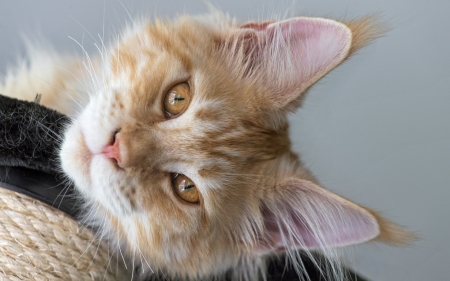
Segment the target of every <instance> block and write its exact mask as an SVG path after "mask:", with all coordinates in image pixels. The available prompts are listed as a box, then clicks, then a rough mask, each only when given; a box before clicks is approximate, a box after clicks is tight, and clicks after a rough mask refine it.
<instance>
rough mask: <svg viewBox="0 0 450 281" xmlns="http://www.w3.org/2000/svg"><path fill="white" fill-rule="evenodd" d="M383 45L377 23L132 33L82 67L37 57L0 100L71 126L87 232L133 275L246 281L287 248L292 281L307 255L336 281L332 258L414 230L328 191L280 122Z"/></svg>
mask: <svg viewBox="0 0 450 281" xmlns="http://www.w3.org/2000/svg"><path fill="white" fill-rule="evenodd" d="M379 34H380V30H379V28H378V26H377V24H376V23H375V22H374V21H373V20H372V19H371V18H370V17H367V18H362V19H359V20H354V21H350V22H344V23H341V22H337V21H334V20H330V19H324V18H307V17H297V18H291V19H286V20H280V21H275V20H267V21H263V22H244V23H241V22H238V21H236V20H235V19H231V18H229V17H228V16H225V15H223V14H221V13H219V12H213V13H211V14H210V15H207V16H200V17H191V16H182V17H179V18H177V19H176V20H174V21H166V20H165V21H161V20H156V21H155V22H153V23H151V22H146V21H141V22H139V23H134V24H133V25H131V26H130V27H129V28H128V29H126V30H125V31H124V32H123V33H122V34H121V36H120V37H119V39H118V41H117V42H113V43H112V44H111V45H110V46H109V47H105V46H100V47H99V50H100V54H99V55H96V56H94V55H91V56H90V57H86V59H85V60H84V62H83V63H80V61H79V60H78V59H77V58H75V57H73V58H72V57H66V56H62V55H58V54H56V53H54V52H53V51H51V50H46V51H42V50H37V49H34V50H32V51H31V52H30V54H31V55H30V58H29V59H30V64H29V65H28V64H26V63H23V64H21V65H19V67H18V68H17V69H16V70H13V71H11V72H10V73H9V74H8V76H7V77H6V79H5V80H4V82H3V84H2V85H1V87H0V92H1V93H2V94H8V95H14V96H16V97H21V98H28V99H29V98H32V97H34V95H35V93H36V92H39V93H41V94H42V103H43V104H45V105H48V106H49V107H53V108H55V109H58V110H60V111H62V112H64V113H68V114H72V115H74V118H73V122H72V123H71V124H69V125H68V126H67V130H66V132H65V135H64V140H63V142H62V148H61V152H60V157H61V159H60V160H61V167H62V170H63V171H64V172H65V173H66V174H67V176H68V177H69V178H70V179H71V180H72V181H74V182H75V184H76V187H77V190H78V191H79V193H80V194H81V196H82V197H83V199H84V200H85V201H86V204H85V205H86V215H85V220H86V221H87V222H89V223H91V224H94V225H95V226H96V227H98V228H99V231H100V235H101V236H102V237H104V238H105V239H107V240H108V241H109V243H110V245H111V247H112V248H113V249H115V250H116V251H118V250H119V249H118V248H120V252H121V253H124V255H126V259H128V260H131V261H133V264H134V265H141V267H142V269H143V270H142V272H141V271H140V272H141V274H142V275H144V276H145V275H149V274H152V272H163V273H164V275H165V276H168V277H178V278H181V279H190V280H198V279H199V278H206V279H209V278H213V277H214V276H221V275H222V274H224V273H225V272H229V271H231V272H232V274H233V276H234V277H235V278H241V279H247V280H255V279H256V278H257V277H263V276H264V274H265V268H264V266H265V262H264V261H265V259H266V258H267V257H268V256H270V255H273V254H277V253H280V252H284V251H287V256H288V257H289V259H290V262H291V263H293V264H294V266H295V267H296V269H298V270H300V271H301V269H302V263H301V257H300V255H299V254H298V250H303V252H304V253H307V254H309V253H311V251H319V252H321V253H323V254H324V255H325V256H327V257H329V258H330V260H331V264H332V266H331V268H332V271H334V276H335V277H336V278H341V277H342V276H340V274H339V269H338V268H337V267H334V266H333V261H334V260H335V259H336V256H335V251H334V249H335V248H340V247H344V246H347V245H353V244H357V243H362V242H366V241H370V240H378V241H382V242H386V243H393V244H401V243H405V242H406V241H407V240H408V239H409V234H408V233H407V232H405V231H403V230H402V229H401V228H400V227H398V226H396V225H394V224H393V223H391V222H389V221H387V220H385V219H384V218H382V217H380V216H379V215H378V214H377V213H376V212H374V211H372V210H370V209H368V208H365V207H363V206H360V205H357V204H356V203H353V202H351V201H349V200H347V199H345V198H343V197H341V196H339V195H337V194H334V193H332V192H330V191H328V190H327V189H325V188H323V187H321V186H320V184H319V183H318V181H317V180H316V179H315V178H314V177H313V176H312V175H311V173H310V172H309V171H307V170H306V169H305V168H304V167H303V166H302V164H301V162H300V160H299V158H298V157H297V155H296V154H295V153H293V152H292V151H291V146H290V140H289V137H288V123H287V119H286V114H287V113H288V112H289V111H292V110H295V109H296V108H298V107H299V106H300V104H301V100H302V98H303V96H304V94H305V92H306V91H307V90H308V88H309V87H311V86H312V85H313V84H314V83H315V82H316V81H318V80H319V79H320V78H321V77H323V76H324V75H325V74H326V73H328V72H329V71H330V70H332V69H333V68H335V67H336V66H337V65H339V64H340V63H341V62H343V61H344V60H345V59H346V58H348V56H349V55H351V54H352V53H354V52H355V51H356V50H358V49H359V48H361V47H363V46H364V45H366V44H367V43H368V42H369V41H371V40H372V39H374V38H375V37H377V36H378V35H379ZM83 64H84V66H86V70H87V71H86V72H87V74H86V73H85V72H83V68H84V66H83ZM54 66H58V67H54ZM85 94H88V95H85ZM27 95H28V96H27ZM84 103H87V104H86V105H83V106H82V107H83V108H82V111H81V112H80V113H79V114H74V112H76V110H77V109H78V105H79V104H84Z"/></svg>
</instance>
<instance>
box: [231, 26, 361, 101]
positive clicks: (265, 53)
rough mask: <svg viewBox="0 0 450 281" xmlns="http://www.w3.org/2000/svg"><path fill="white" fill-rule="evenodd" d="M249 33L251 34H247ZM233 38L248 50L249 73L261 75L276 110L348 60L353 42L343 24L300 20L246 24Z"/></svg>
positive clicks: (348, 30) (349, 32)
mask: <svg viewBox="0 0 450 281" xmlns="http://www.w3.org/2000/svg"><path fill="white" fill-rule="evenodd" d="M249 30H250V32H253V33H250V34H249ZM235 36H237V38H238V40H241V41H242V42H241V43H242V44H243V45H244V50H251V52H248V53H249V54H250V56H249V58H248V59H249V61H250V67H249V69H255V70H257V71H261V73H260V74H261V77H263V79H262V80H263V81H265V82H266V83H268V85H267V87H268V88H269V89H272V90H271V92H272V94H273V96H272V99H273V100H274V102H275V105H276V106H277V107H284V106H286V105H287V104H289V103H290V102H291V101H293V100H295V99H296V98H297V97H298V96H300V94H301V93H303V92H304V91H305V90H306V89H307V88H308V87H310V86H311V85H312V84H313V83H314V82H316V81H317V80H318V79H320V78H321V77H322V76H324V75H325V74H326V73H327V72H329V71H330V70H331V69H333V68H334V67H336V66H337V65H338V64H339V63H341V62H342V61H343V60H344V59H345V58H346V57H347V56H348V54H349V50H350V46H351V41H352V34H351V31H350V29H349V28H348V27H347V26H346V25H344V24H342V23H339V22H336V21H333V20H329V19H322V18H303V17H300V18H294V19H289V20H285V21H280V22H270V21H266V22H260V23H258V22H249V23H246V24H244V25H242V26H241V29H239V31H238V32H236V34H235ZM249 39H251V40H249ZM261 65H262V67H255V66H261Z"/></svg>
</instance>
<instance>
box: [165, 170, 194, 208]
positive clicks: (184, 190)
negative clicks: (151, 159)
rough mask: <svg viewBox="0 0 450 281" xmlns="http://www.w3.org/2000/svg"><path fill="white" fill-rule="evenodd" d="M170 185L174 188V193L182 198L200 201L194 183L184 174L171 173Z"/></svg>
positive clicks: (189, 200) (190, 201)
mask: <svg viewBox="0 0 450 281" xmlns="http://www.w3.org/2000/svg"><path fill="white" fill-rule="evenodd" d="M172 185H173V188H174V189H175V193H176V194H177V195H178V197H180V198H181V199H182V200H184V201H186V202H189V203H198V202H199V201H200V194H199V192H198V190H197V187H196V186H195V183H194V182H193V181H192V180H191V179H190V178H188V177H186V176H185V175H182V174H174V175H172Z"/></svg>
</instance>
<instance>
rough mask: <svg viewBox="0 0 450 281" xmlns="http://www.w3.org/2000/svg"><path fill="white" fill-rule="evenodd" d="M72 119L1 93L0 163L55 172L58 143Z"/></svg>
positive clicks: (56, 169)
mask: <svg viewBox="0 0 450 281" xmlns="http://www.w3.org/2000/svg"><path fill="white" fill-rule="evenodd" d="M69 121H70V119H69V118H68V117H66V116H64V115H62V114H61V113H58V112H56V111H54V110H51V109H49V108H46V107H44V106H40V105H39V104H37V103H33V102H27V101H20V100H17V99H13V98H8V97H5V96H2V95H0V165H2V166H11V167H26V168H30V169H34V170H39V171H44V172H48V173H56V172H57V171H58V152H57V147H58V144H59V143H60V138H61V135H62V131H63V128H64V126H65V124H67V123H68V122H69Z"/></svg>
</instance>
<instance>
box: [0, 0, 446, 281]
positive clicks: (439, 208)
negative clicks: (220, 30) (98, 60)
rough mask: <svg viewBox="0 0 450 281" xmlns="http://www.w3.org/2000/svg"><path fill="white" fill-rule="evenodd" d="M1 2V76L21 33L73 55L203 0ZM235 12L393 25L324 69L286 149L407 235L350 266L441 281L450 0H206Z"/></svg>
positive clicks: (379, 276)
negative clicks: (131, 19)
mask: <svg viewBox="0 0 450 281" xmlns="http://www.w3.org/2000/svg"><path fill="white" fill-rule="evenodd" d="M122 1H123V5H122V3H121V2H119V1H118V0H113V1H95V0H78V1H56V0H54V1H51V0H45V1H44V0H40V1H31V0H29V1H25V0H16V1H6V0H0V42H1V43H0V72H1V73H3V72H4V71H5V69H6V66H7V65H11V64H13V63H14V62H15V61H16V59H17V58H18V57H20V55H22V54H23V52H24V48H23V44H22V42H21V36H20V34H21V32H22V33H24V34H27V35H31V37H42V38H46V39H47V40H48V41H49V42H51V43H52V44H53V45H54V46H55V48H56V49H59V50H65V51H67V52H77V53H78V54H80V53H81V52H80V49H79V47H78V46H77V45H76V44H75V43H74V42H73V41H72V40H71V39H69V38H68V36H71V37H73V38H75V39H77V40H79V41H82V42H83V45H84V46H85V48H86V49H87V50H88V51H94V50H95V47H94V45H93V43H94V42H95V40H94V39H92V38H91V36H90V35H89V33H90V34H92V36H93V37H95V38H98V36H97V34H103V27H105V34H108V35H111V36H116V35H117V33H118V30H120V26H123V24H125V23H126V22H127V20H128V19H127V17H128V16H127V12H126V10H125V9H124V7H126V9H127V10H128V11H129V13H130V14H132V15H135V14H140V15H142V14H146V15H150V16H151V17H153V16H154V15H160V16H164V17H166V16H167V17H173V16H175V15H176V14H180V13H184V12H187V13H194V14H198V13H204V12H206V8H205V5H204V4H202V1H200V0H198V1H191V2H187V1H162V0H161V1H156V0H152V1H144V0H141V1H138V0H136V1H125V0H122ZM212 3H213V4H214V5H215V6H216V7H218V8H219V9H221V10H223V11H225V12H228V13H230V14H231V15H233V16H236V17H238V18H240V19H243V20H246V19H262V18H264V17H267V16H269V17H270V15H273V14H287V15H292V14H294V15H295V14H296V15H318V16H330V17H335V18H342V17H346V18H352V17H356V16H361V15H365V14H368V13H374V12H382V13H383V18H384V19H386V20H388V21H389V23H390V26H391V28H392V30H391V31H390V32H389V33H388V34H387V35H386V36H385V37H384V38H381V39H379V40H377V41H376V42H375V43H374V44H372V45H370V46H368V47H367V48H365V49H363V50H362V51H360V52H359V53H358V54H357V55H356V56H354V57H353V58H352V59H351V60H350V61H348V62H346V63H345V64H344V65H342V66H341V67H339V68H338V69H337V70H335V71H333V72H332V73H331V74H330V75H328V76H327V77H326V78H325V79H323V80H321V82H320V83H319V84H318V85H316V86H314V87H313V89H312V90H311V91H310V93H309V95H308V97H307V99H306V101H305V103H304V106H303V108H302V109H301V110H299V111H298V112H297V113H296V114H295V115H292V116H291V121H292V122H291V123H292V125H291V128H292V132H291V135H292V137H293V141H294V147H295V150H296V151H298V152H300V153H301V155H302V157H303V160H304V161H305V162H306V163H307V165H308V167H310V168H311V169H312V171H313V172H314V174H315V175H317V177H318V178H319V179H320V181H321V182H322V183H323V184H324V185H325V186H326V187H327V188H329V189H331V190H333V191H335V192H337V193H339V194H342V195H344V196H346V197H348V198H350V199H353V200H355V201H356V202H359V203H361V204H364V205H367V206H370V207H372V208H374V209H377V210H380V211H382V212H383V214H384V215H385V216H386V217H388V218H391V219H392V220H394V221H396V222H398V223H400V224H403V225H405V226H407V227H408V228H409V229H411V230H413V231H416V232H417V233H418V234H419V235H420V236H421V237H422V240H420V241H418V242H416V243H414V244H413V245H412V246H410V247H407V248H395V247H388V246H385V245H381V244H377V243H371V244H368V245H362V246H358V247H354V248H352V249H351V250H350V255H349V256H350V258H349V263H350V264H351V265H352V266H353V267H355V268H356V269H357V271H358V272H360V273H362V274H364V275H366V276H367V277H370V278H371V279H372V280H450V274H449V273H448V267H449V265H450V246H449V242H448V238H449V237H448V236H449V234H450V224H449V214H450V204H448V200H449V198H450V191H449V185H450V169H449V168H450V149H449V145H450V122H449V120H450V110H449V105H450V91H449V88H450V78H449V74H450V70H449V67H450V55H449V52H448V51H449V44H450V16H449V12H450V1H444V0H440V1H437V0H434V1H425V0H423V1H407V0H401V1H392V0H379V1H356V0H342V1H332V0H327V1H324V0H315V1H312V0H309V1H295V2H292V1H257V0H253V1H242V0H232V1H225V0H222V1H220V0H215V1H212Z"/></svg>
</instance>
